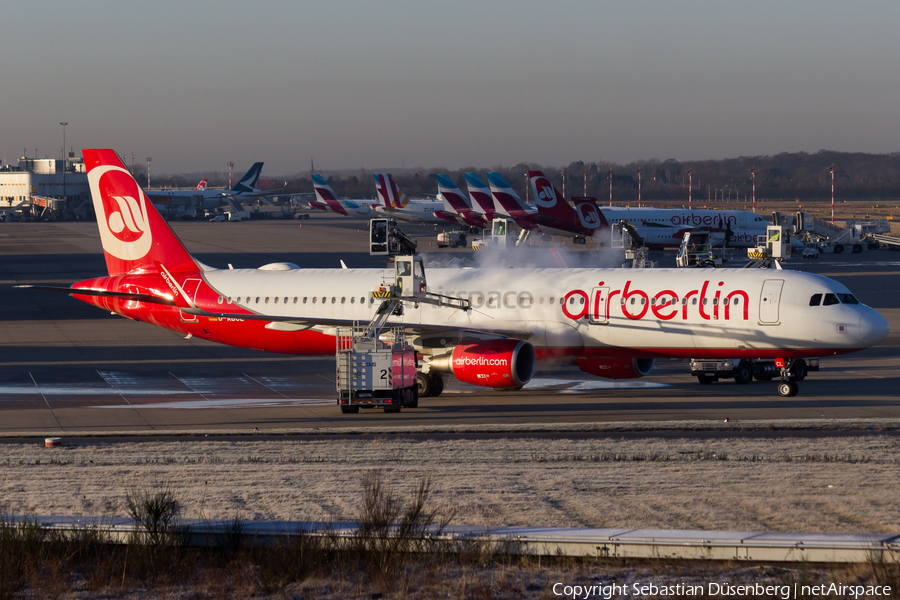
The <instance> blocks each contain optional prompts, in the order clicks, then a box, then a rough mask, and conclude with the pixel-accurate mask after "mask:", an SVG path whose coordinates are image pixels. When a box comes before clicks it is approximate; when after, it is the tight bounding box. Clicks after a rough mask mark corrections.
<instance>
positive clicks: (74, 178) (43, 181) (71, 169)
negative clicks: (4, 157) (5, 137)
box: [0, 156, 91, 218]
mask: <svg viewBox="0 0 900 600" xmlns="http://www.w3.org/2000/svg"><path fill="white" fill-rule="evenodd" d="M90 198H91V190H90V186H89V185H88V180H87V173H86V171H85V168H84V161H83V160H81V159H80V158H79V159H76V158H74V157H73V156H70V157H69V158H68V159H67V160H61V159H56V158H27V157H22V158H20V159H19V164H18V165H17V166H12V165H0V211H2V212H4V213H7V214H9V215H11V216H20V217H23V218H29V217H38V216H40V215H41V214H42V213H46V212H47V211H51V212H57V211H68V212H75V211H77V210H78V209H83V208H85V207H86V206H88V205H90ZM57 199H58V200H60V201H57V202H54V200H57ZM85 216H87V215H85Z"/></svg>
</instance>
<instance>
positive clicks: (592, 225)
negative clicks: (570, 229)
mask: <svg viewBox="0 0 900 600" xmlns="http://www.w3.org/2000/svg"><path fill="white" fill-rule="evenodd" d="M575 210H576V212H577V213H578V218H579V219H580V220H581V224H582V226H584V227H586V228H587V229H597V228H598V227H600V215H599V214H597V207H596V206H594V204H593V203H591V202H579V203H578V204H577V205H575Z"/></svg>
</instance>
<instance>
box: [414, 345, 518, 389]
mask: <svg viewBox="0 0 900 600" xmlns="http://www.w3.org/2000/svg"><path fill="white" fill-rule="evenodd" d="M534 364H535V354H534V346H532V345H531V344H529V343H528V342H524V341H522V340H511V339H503V340H486V341H483V342H476V343H474V344H460V345H459V346H455V347H454V348H453V351H452V352H450V353H448V354H444V355H441V356H438V357H436V358H434V359H433V360H432V361H431V368H432V369H435V370H437V371H443V372H445V373H452V374H453V376H454V377H456V378H457V379H459V380H460V381H463V382H465V383H471V384H472V385H480V386H482V387H489V388H495V389H506V388H520V387H522V386H523V385H525V384H526V383H528V381H529V380H531V376H532V375H534Z"/></svg>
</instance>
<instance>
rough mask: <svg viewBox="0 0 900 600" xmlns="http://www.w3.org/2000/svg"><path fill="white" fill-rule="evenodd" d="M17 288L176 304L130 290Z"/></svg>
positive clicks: (51, 286) (18, 286)
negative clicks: (133, 292) (129, 291)
mask: <svg viewBox="0 0 900 600" xmlns="http://www.w3.org/2000/svg"><path fill="white" fill-rule="evenodd" d="M14 287H17V288H31V289H34V290H47V291H50V292H63V293H66V294H78V295H79V296H101V297H103V298H121V299H122V300H134V301H135V302H148V303H150V304H165V305H166V306H175V302H174V301H173V300H172V299H171V298H164V297H162V296H152V295H150V294H131V293H128V292H108V291H106V290H86V289H79V288H73V287H62V286H55V285H17V286H14Z"/></svg>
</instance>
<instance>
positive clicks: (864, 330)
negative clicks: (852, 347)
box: [859, 309, 890, 347]
mask: <svg viewBox="0 0 900 600" xmlns="http://www.w3.org/2000/svg"><path fill="white" fill-rule="evenodd" d="M889 330H890V328H889V327H888V322H887V319H885V318H884V317H882V316H881V314H880V313H879V312H878V311H875V310H872V309H869V310H867V311H866V312H865V313H864V314H863V316H861V317H860V318H859V333H860V336H861V337H862V339H863V340H864V341H865V342H866V345H867V346H869V347H871V346H874V345H875V344H877V343H878V342H880V341H881V340H883V339H884V338H886V337H887V335H888V331H889Z"/></svg>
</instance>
